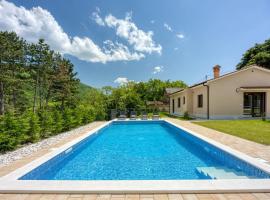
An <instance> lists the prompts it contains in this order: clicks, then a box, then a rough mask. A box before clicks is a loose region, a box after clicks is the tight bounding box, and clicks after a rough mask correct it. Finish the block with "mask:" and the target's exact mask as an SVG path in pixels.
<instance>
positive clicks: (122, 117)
mask: <svg viewBox="0 0 270 200" xmlns="http://www.w3.org/2000/svg"><path fill="white" fill-rule="evenodd" d="M126 118H127V115H126V111H120V115H119V117H118V119H119V120H125V119H126Z"/></svg>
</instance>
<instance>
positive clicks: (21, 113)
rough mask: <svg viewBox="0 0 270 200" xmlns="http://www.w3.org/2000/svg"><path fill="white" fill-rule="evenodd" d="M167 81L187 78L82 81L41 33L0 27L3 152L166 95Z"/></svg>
mask: <svg viewBox="0 0 270 200" xmlns="http://www.w3.org/2000/svg"><path fill="white" fill-rule="evenodd" d="M167 87H181V88H182V87H186V84H185V83H184V82H183V81H169V80H168V81H161V80H158V79H150V80H149V81H147V82H139V83H136V82H129V83H127V84H124V85H121V86H119V87H117V88H113V87H111V86H105V87H103V88H99V89H97V88H93V87H90V86H88V85H85V84H83V83H81V82H80V80H79V78H78V75H77V73H76V72H75V71H74V66H73V64H72V63H71V61H70V60H68V59H66V58H64V57H63V55H61V54H59V53H57V52H55V51H53V50H52V49H51V48H50V47H49V45H48V44H46V42H45V41H44V40H43V39H40V40H39V41H38V42H37V43H28V42H26V41H25V40H24V39H23V38H21V37H19V36H18V35H17V34H16V33H14V32H6V31H5V32H3V31H2V32H0V152H1V153H3V152H6V151H10V150H13V149H16V148H18V147H20V146H22V145H25V144H28V143H34V142H38V141H39V140H41V139H43V138H48V137H50V136H53V135H56V134H59V133H61V132H64V131H68V130H70V129H73V128H76V127H78V126H81V125H84V124H88V123H90V122H92V121H95V120H108V119H109V117H110V115H109V114H110V110H111V109H115V108H117V109H120V110H124V109H128V108H133V109H135V110H142V109H146V108H147V106H146V102H147V101H163V100H164V92H165V88H167Z"/></svg>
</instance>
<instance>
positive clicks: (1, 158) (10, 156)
mask: <svg viewBox="0 0 270 200" xmlns="http://www.w3.org/2000/svg"><path fill="white" fill-rule="evenodd" d="M97 123H98V122H92V123H90V124H87V125H85V126H81V127H79V128H76V129H73V130H70V131H67V132H64V133H60V134H58V135H56V136H52V137H50V138H47V139H44V140H42V141H40V142H37V143H34V144H28V145H25V146H23V147H21V148H19V149H17V150H14V151H10V152H7V153H4V154H0V167H1V166H5V165H8V164H9V163H11V162H13V161H15V160H18V159H21V158H23V157H26V156H28V155H30V154H32V153H34V152H36V151H38V150H40V149H43V148H48V146H51V145H54V144H56V143H58V142H60V141H61V140H63V139H65V138H67V137H69V136H70V135H77V134H80V133H82V132H84V131H86V130H87V129H89V128H92V127H94V126H96V125H97Z"/></svg>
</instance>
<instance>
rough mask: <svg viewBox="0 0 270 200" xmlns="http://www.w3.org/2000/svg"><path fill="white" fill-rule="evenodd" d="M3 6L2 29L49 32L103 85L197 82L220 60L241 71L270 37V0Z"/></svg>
mask: <svg viewBox="0 0 270 200" xmlns="http://www.w3.org/2000/svg"><path fill="white" fill-rule="evenodd" d="M0 5H1V6H0V30H13V31H15V32H17V33H18V34H19V35H21V36H23V37H24V38H26V39H27V40H29V41H31V42H33V41H35V40H37V39H38V38H39V37H45V40H46V41H47V42H48V43H49V44H50V46H52V47H53V48H54V49H55V50H57V51H60V52H61V53H63V54H64V55H65V57H67V58H69V59H70V60H71V61H72V63H73V64H74V65H75V70H76V71H77V72H78V76H79V78H80V79H81V81H82V82H84V83H86V84H89V85H92V86H95V87H102V86H105V85H113V86H117V85H118V84H119V82H123V81H126V80H134V81H146V80H148V79H150V78H159V79H163V80H168V79H170V80H183V81H185V82H186V83H188V84H193V83H196V82H199V81H201V80H203V79H204V77H205V75H209V76H211V75H212V67H213V66H214V65H215V64H219V65H221V66H222V72H223V73H225V72H229V71H232V70H234V69H235V66H236V64H237V63H238V62H239V61H240V59H241V56H242V54H243V53H244V52H245V51H246V50H247V49H248V48H250V47H251V46H253V45H254V44H255V43H261V42H263V41H264V40H266V39H268V38H270V12H269V10H270V1H268V0H256V1H255V0H253V1H251V0H237V1H235V0H223V1H221V0H220V1H216V0H204V1H199V0H170V1H157V0H147V1H143V0H137V1H126V0H115V1H105V0H91V1H83V0H68V1H67V0H57V1H55V0H46V1H44V0H16V1H9V2H7V1H4V0H2V1H0ZM37 7H39V8H37ZM1 9H2V10H1ZM117 78H118V79H117ZM115 80H118V83H117V81H115Z"/></svg>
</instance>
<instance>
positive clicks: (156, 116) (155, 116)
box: [152, 112, 159, 120]
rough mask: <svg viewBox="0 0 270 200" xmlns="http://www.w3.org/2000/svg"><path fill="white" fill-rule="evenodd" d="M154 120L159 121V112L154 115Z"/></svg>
mask: <svg viewBox="0 0 270 200" xmlns="http://www.w3.org/2000/svg"><path fill="white" fill-rule="evenodd" d="M152 120H159V114H158V112H154V113H153V116H152Z"/></svg>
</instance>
